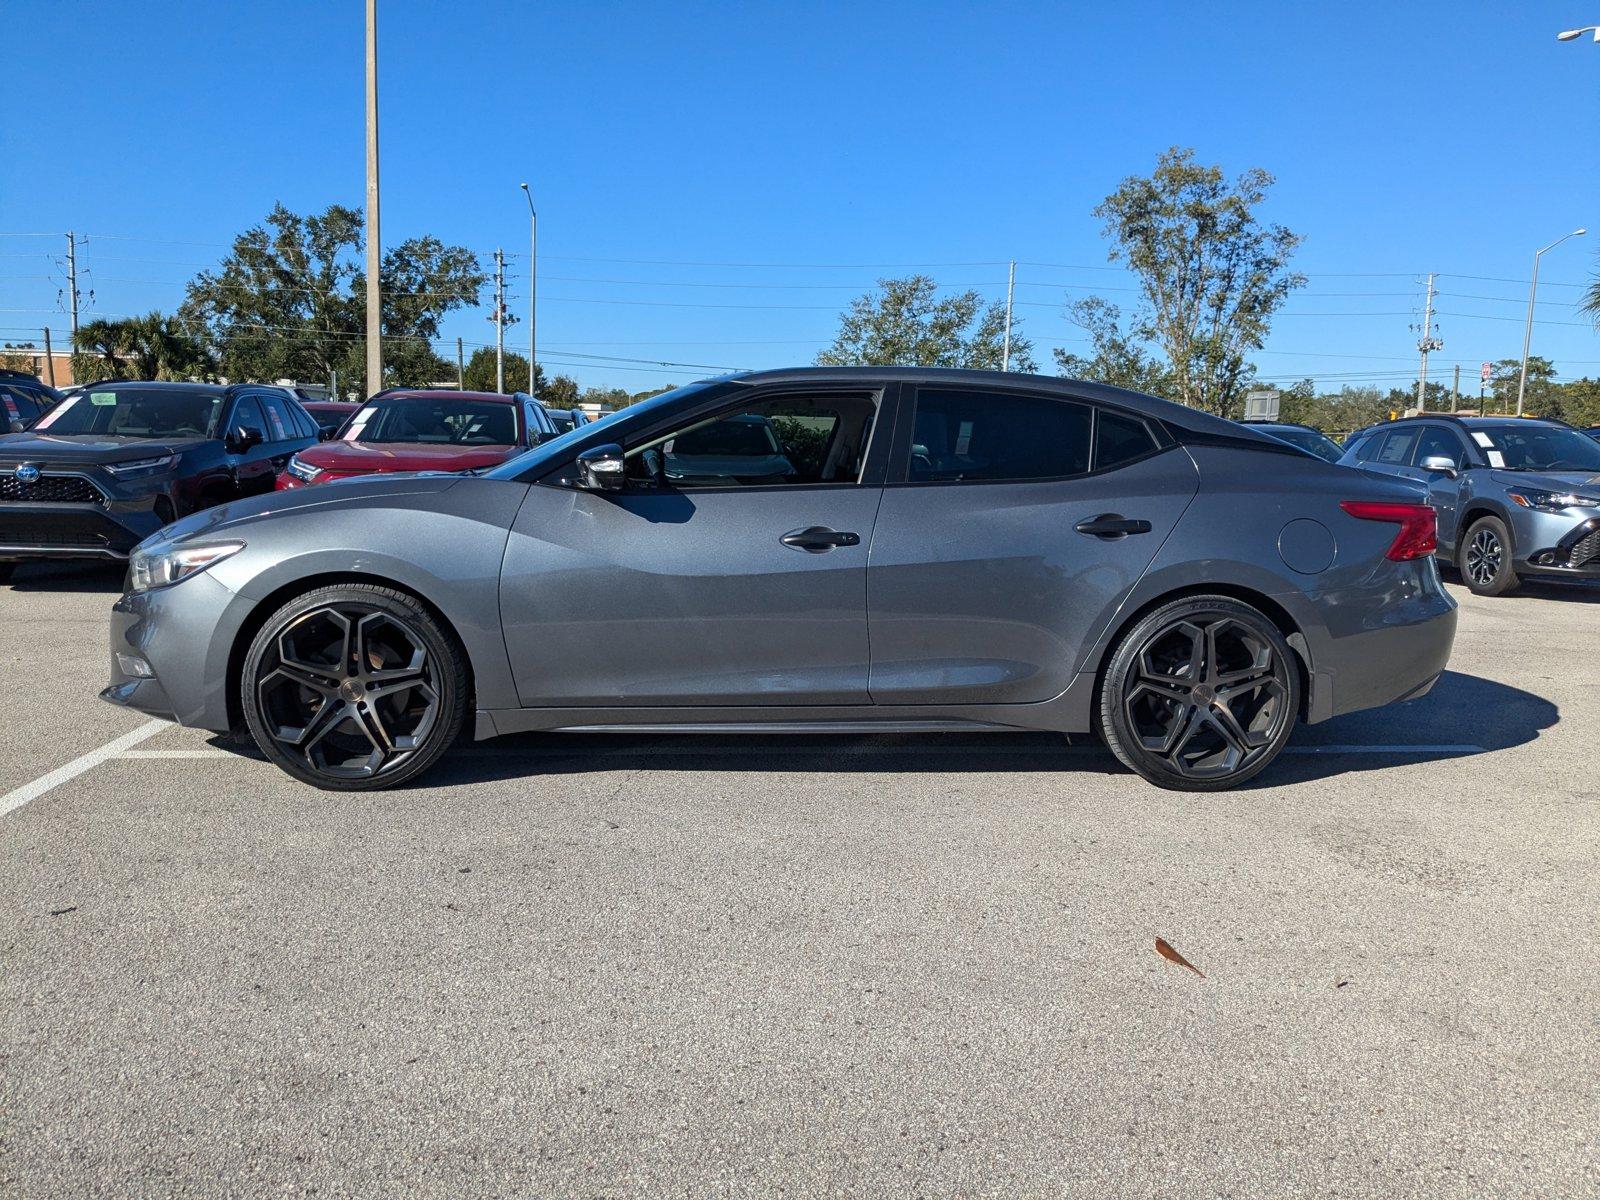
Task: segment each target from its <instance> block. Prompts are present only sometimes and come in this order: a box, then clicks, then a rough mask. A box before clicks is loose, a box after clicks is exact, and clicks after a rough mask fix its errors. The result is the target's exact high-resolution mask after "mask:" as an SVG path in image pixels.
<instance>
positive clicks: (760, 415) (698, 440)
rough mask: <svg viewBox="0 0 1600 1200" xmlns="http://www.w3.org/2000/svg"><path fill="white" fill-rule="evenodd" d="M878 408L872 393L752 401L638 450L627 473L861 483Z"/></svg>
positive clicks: (683, 484)
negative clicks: (868, 442)
mask: <svg viewBox="0 0 1600 1200" xmlns="http://www.w3.org/2000/svg"><path fill="white" fill-rule="evenodd" d="M876 413H877V404H876V402H875V401H874V400H873V399H872V398H871V397H869V396H786V397H782V398H779V399H773V400H769V401H766V402H764V403H758V404H751V405H746V406H744V407H742V408H739V409H737V410H735V411H733V412H723V413H719V414H718V415H717V416H715V417H712V418H709V419H702V420H699V421H696V422H694V423H693V424H691V425H688V426H686V427H684V428H682V429H679V430H675V431H674V432H672V433H670V434H668V435H666V436H665V437H658V438H655V439H653V440H652V441H650V442H647V443H645V444H644V445H641V446H638V447H636V448H634V449H631V450H630V451H629V452H628V475H629V478H630V479H632V480H634V481H636V482H639V483H646V484H648V483H652V482H662V483H665V484H666V485H667V486H669V487H680V488H691V487H729V486H741V487H758V486H762V485H768V486H770V485H774V484H807V483H856V482H858V481H859V480H860V478H861V469H862V467H863V465H864V464H865V462H866V452H867V441H868V439H869V438H870V437H871V435H872V426H873V418H874V416H875V415H876Z"/></svg>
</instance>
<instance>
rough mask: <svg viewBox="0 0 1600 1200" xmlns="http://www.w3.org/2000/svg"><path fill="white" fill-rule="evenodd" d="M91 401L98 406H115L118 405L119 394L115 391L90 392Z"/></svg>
mask: <svg viewBox="0 0 1600 1200" xmlns="http://www.w3.org/2000/svg"><path fill="white" fill-rule="evenodd" d="M89 403H90V404H93V405H94V406H95V407H96V408H115V407H116V406H117V394H116V393H115V392H90V393H89Z"/></svg>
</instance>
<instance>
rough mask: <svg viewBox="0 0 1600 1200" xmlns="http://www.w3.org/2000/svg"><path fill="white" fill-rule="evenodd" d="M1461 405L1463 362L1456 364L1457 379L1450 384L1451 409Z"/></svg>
mask: <svg viewBox="0 0 1600 1200" xmlns="http://www.w3.org/2000/svg"><path fill="white" fill-rule="evenodd" d="M1460 407H1461V364H1460V363H1457V364H1456V381H1455V382H1454V383H1453V384H1451V385H1450V411H1451V412H1455V411H1456V409H1458V408H1460Z"/></svg>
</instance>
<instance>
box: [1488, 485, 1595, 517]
mask: <svg viewBox="0 0 1600 1200" xmlns="http://www.w3.org/2000/svg"><path fill="white" fill-rule="evenodd" d="M1508 494H1509V495H1510V497H1511V500H1512V503H1514V504H1520V505H1522V507H1523V508H1536V509H1538V510H1539V511H1540V512H1552V513H1553V512H1562V511H1564V510H1566V509H1569V508H1600V496H1579V495H1577V494H1576V493H1573V492H1541V491H1539V490H1538V489H1537V488H1512V489H1511V490H1510V492H1509V493H1508Z"/></svg>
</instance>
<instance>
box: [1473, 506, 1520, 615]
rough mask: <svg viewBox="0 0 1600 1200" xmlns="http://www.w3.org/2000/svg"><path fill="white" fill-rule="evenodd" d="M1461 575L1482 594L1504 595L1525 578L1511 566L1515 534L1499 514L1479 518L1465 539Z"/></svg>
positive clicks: (1475, 590) (1474, 589)
mask: <svg viewBox="0 0 1600 1200" xmlns="http://www.w3.org/2000/svg"><path fill="white" fill-rule="evenodd" d="M1458 568H1459V570H1460V571H1461V578H1462V579H1463V580H1464V581H1465V582H1466V585H1467V587H1469V588H1471V589H1472V591H1473V592H1474V593H1476V594H1477V595H1479V596H1503V595H1505V594H1506V593H1507V592H1509V591H1511V590H1513V589H1514V588H1516V587H1517V585H1518V584H1520V583H1521V582H1522V581H1521V580H1520V579H1518V578H1517V573H1516V571H1515V570H1513V569H1512V566H1511V534H1510V532H1509V531H1508V530H1507V529H1506V525H1505V522H1504V521H1502V520H1501V519H1500V518H1499V517H1479V518H1478V519H1477V520H1476V521H1474V522H1473V523H1472V525H1471V527H1470V528H1468V530H1467V536H1466V537H1464V538H1462V539H1461V559H1460V562H1459V564H1458Z"/></svg>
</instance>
